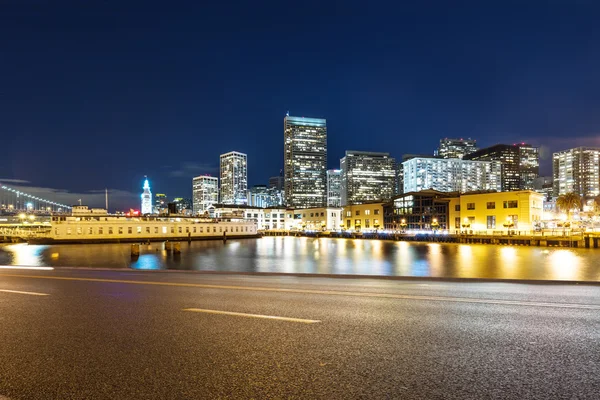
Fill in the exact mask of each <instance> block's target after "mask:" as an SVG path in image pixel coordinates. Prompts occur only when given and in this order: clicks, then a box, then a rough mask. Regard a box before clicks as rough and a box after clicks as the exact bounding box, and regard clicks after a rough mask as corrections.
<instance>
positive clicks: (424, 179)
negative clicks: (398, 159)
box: [402, 157, 502, 193]
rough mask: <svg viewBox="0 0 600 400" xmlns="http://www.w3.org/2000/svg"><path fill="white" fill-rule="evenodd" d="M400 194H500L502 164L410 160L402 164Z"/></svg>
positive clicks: (445, 160)
mask: <svg viewBox="0 0 600 400" xmlns="http://www.w3.org/2000/svg"><path fill="white" fill-rule="evenodd" d="M402 166H403V170H404V174H403V176H404V190H403V191H404V193H409V192H419V191H421V190H426V189H434V190H438V191H440V192H462V193H465V192H473V191H477V190H494V191H500V190H501V188H502V183H501V177H502V163H501V162H499V161H467V160H461V159H458V158H450V159H442V158H433V157H431V158H425V157H414V158H410V159H408V160H406V161H404V162H403V163H402Z"/></svg>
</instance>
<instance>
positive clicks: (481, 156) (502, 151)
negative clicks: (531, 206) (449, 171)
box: [464, 143, 540, 192]
mask: <svg viewBox="0 0 600 400" xmlns="http://www.w3.org/2000/svg"><path fill="white" fill-rule="evenodd" d="M464 159H465V160H477V161H500V162H501V163H502V191H504V192H507V191H513V190H533V181H534V180H535V178H537V177H538V176H539V173H540V153H539V148H538V147H535V146H531V145H529V144H526V143H517V144H513V145H509V144H497V145H495V146H491V147H486V148H485V149H481V150H477V151H476V152H473V153H471V154H468V155H466V156H465V157H464Z"/></svg>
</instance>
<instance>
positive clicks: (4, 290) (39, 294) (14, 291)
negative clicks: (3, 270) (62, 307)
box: [0, 289, 50, 400]
mask: <svg viewBox="0 0 600 400" xmlns="http://www.w3.org/2000/svg"><path fill="white" fill-rule="evenodd" d="M0 292H4V293H17V294H29V295H31V296H50V295H49V294H47V293H36V292H22V291H20V290H7V289H0ZM1 399H2V398H1V397H0V400H1Z"/></svg>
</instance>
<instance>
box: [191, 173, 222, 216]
mask: <svg viewBox="0 0 600 400" xmlns="http://www.w3.org/2000/svg"><path fill="white" fill-rule="evenodd" d="M192 202H193V207H194V214H203V213H204V212H205V211H207V210H208V207H210V206H212V205H213V204H218V203H219V178H217V177H216V176H207V175H202V176H197V177H195V178H194V179H192Z"/></svg>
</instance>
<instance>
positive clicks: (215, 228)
mask: <svg viewBox="0 0 600 400" xmlns="http://www.w3.org/2000/svg"><path fill="white" fill-rule="evenodd" d="M220 231H221V228H219V232H220ZM213 233H217V227H216V226H213Z"/></svg>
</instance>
